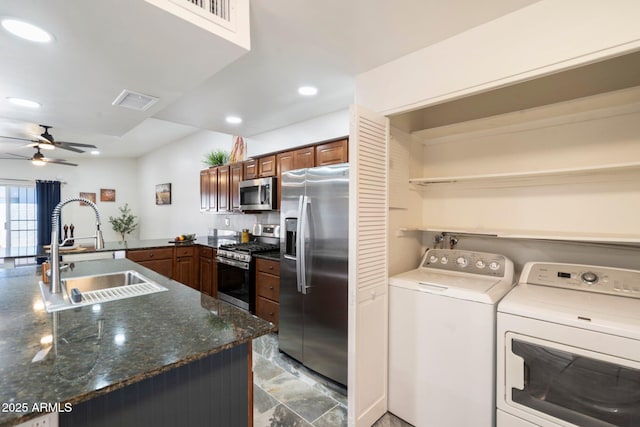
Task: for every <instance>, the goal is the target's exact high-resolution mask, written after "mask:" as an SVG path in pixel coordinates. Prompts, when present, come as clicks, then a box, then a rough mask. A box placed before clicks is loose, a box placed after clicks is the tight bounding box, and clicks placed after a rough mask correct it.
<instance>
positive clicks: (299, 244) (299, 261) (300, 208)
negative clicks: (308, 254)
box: [296, 196, 304, 292]
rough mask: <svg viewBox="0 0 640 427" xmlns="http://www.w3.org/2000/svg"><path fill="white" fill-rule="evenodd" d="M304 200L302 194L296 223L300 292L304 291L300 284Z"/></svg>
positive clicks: (297, 274)
mask: <svg viewBox="0 0 640 427" xmlns="http://www.w3.org/2000/svg"><path fill="white" fill-rule="evenodd" d="M303 201H304V196H300V198H299V199H298V223H297V224H296V287H297V288H298V292H302V289H301V288H300V284H301V283H302V280H301V279H300V272H301V271H302V266H301V261H302V257H303V256H302V252H301V250H304V248H303V246H302V244H303V243H301V239H300V237H301V236H302V204H303Z"/></svg>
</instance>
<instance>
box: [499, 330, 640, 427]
mask: <svg viewBox="0 0 640 427" xmlns="http://www.w3.org/2000/svg"><path fill="white" fill-rule="evenodd" d="M507 335H511V334H507ZM507 343H508V347H507V348H508V349H510V351H509V350H508V351H507V360H506V362H507V378H506V380H507V381H506V382H507V385H509V387H508V388H507V394H510V396H507V399H508V400H510V401H511V402H510V403H512V404H515V405H516V406H520V407H525V408H527V409H528V410H529V411H531V410H533V412H535V413H537V414H538V415H543V416H544V417H545V418H551V419H556V420H564V421H567V422H569V423H572V424H575V425H579V426H585V427H587V426H597V427H601V426H624V427H626V426H629V427H631V426H640V366H639V364H638V363H637V362H633V361H629V360H625V359H620V358H616V357H613V356H609V355H604V354H601V353H595V352H589V351H585V350H584V349H577V348H573V347H570V346H565V345H561V344H558V343H553V342H547V341H542V340H537V339H533V338H531V337H524V336H518V337H516V336H511V337H509V340H508V341H507ZM510 376H511V378H509V377H510Z"/></svg>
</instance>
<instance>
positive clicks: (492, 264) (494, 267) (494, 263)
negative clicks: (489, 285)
mask: <svg viewBox="0 0 640 427" xmlns="http://www.w3.org/2000/svg"><path fill="white" fill-rule="evenodd" d="M489 268H490V269H492V270H497V269H499V268H500V263H499V262H498V261H491V262H490V263H489Z"/></svg>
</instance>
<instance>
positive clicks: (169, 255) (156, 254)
mask: <svg viewBox="0 0 640 427" xmlns="http://www.w3.org/2000/svg"><path fill="white" fill-rule="evenodd" d="M173 249H174V248H157V249H136V250H128V251H127V258H129V259H130V260H131V261H134V262H137V263H138V264H140V265H142V266H143V267H147V268H148V269H150V270H153V271H155V272H156V273H158V274H162V275H163V276H166V277H173Z"/></svg>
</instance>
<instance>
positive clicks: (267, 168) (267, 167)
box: [258, 154, 278, 178]
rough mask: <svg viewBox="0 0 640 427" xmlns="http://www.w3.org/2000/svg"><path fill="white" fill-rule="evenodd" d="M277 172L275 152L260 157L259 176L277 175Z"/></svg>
mask: <svg viewBox="0 0 640 427" xmlns="http://www.w3.org/2000/svg"><path fill="white" fill-rule="evenodd" d="M277 172H278V171H277V167H276V155H275V154H272V155H270V156H265V157H260V158H258V178H267V177H269V176H276V174H277Z"/></svg>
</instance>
